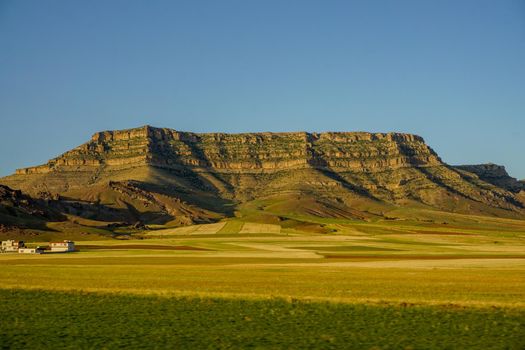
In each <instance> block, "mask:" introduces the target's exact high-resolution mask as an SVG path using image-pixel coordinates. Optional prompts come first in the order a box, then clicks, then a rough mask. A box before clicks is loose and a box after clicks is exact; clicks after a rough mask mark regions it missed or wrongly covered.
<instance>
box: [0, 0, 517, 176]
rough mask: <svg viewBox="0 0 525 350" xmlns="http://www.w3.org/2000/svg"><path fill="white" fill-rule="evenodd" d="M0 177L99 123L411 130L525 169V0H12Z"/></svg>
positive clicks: (200, 128)
mask: <svg viewBox="0 0 525 350" xmlns="http://www.w3.org/2000/svg"><path fill="white" fill-rule="evenodd" d="M0 122H1V123H0V128H1V132H0V135H1V136H0V175H7V174H10V173H12V172H13V171H14V170H15V168H17V167H24V166H30V165H36V164H40V163H43V162H45V161H46V160H47V159H49V158H52V157H55V156H57V155H59V154H60V153H62V152H64V151H66V150H68V149H70V148H73V147H75V146H77V145H79V144H81V143H84V142H85V141H87V140H88V139H89V137H90V136H91V134H92V133H94V132H96V131H100V130H108V129H125V128H130V127H137V126H141V125H144V124H150V125H153V126H158V127H169V128H174V129H177V130H185V131H197V132H208V131H223V132H247V131H254V132H255V131H328V130H331V131H357V130H359V131H381V132H388V131H399V132H410V133H416V134H419V135H421V136H423V137H424V138H425V140H426V141H427V142H428V143H429V144H430V146H431V147H433V148H434V149H435V150H436V151H437V152H438V153H439V154H440V155H441V157H442V158H443V160H444V161H446V162H447V163H449V164H476V163H484V162H493V163H498V164H502V165H505V166H506V167H507V170H508V171H509V172H510V174H511V175H513V176H515V177H518V178H525V1H524V0H514V1H512V0H508V1H507V0H490V1H485V0H435V1H431V0H412V1H404V0H395V1H394V0H392V1H380V0H361V1H351V0H342V1H336V0H317V1H309V0H237V1H230V0H220V1H219V0H210V1H204V0H187V1H177V0H171V1H146V0H144V1H131V0H124V1H113V0H99V1H97V0H90V1H75V0H63V1H53V0H45V1H42V0H35V1H27V0H13V1H9V0H0Z"/></svg>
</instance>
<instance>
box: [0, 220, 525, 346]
mask: <svg viewBox="0 0 525 350" xmlns="http://www.w3.org/2000/svg"><path fill="white" fill-rule="evenodd" d="M323 220H325V219H323ZM325 221H326V222H325V225H326V226H325V227H326V228H328V229H330V230H335V231H332V232H333V233H324V234H320V233H314V232H310V231H308V232H298V231H297V230H296V229H295V228H294V230H287V229H286V228H283V226H281V227H279V226H278V225H275V224H272V225H269V224H260V223H249V224H247V223H246V222H241V221H235V220H230V221H227V222H226V223H224V222H223V223H218V224H211V225H196V226H192V227H185V228H161V229H156V230H151V231H149V232H143V233H140V234H137V235H134V236H132V237H134V238H135V239H130V240H117V239H103V240H84V241H78V242H77V248H78V252H75V253H69V254H43V255H22V254H0V267H1V268H0V280H1V281H2V282H1V284H0V287H1V289H0V295H1V298H2V300H3V301H4V302H3V305H4V308H3V311H2V313H3V314H2V316H3V317H2V321H1V323H2V324H1V325H2V327H0V329H1V333H0V336H1V343H2V344H3V346H4V347H6V348H53V347H54V346H52V344H54V343H56V342H61V341H62V342H66V340H67V344H65V343H64V344H62V345H63V347H70V348H100V347H106V348H117V347H127V348H138V347H152V348H155V347H156V348H166V347H173V348H282V349H287V348H319V349H325V348H355V349H363V348H364V349H387V348H391V349H400V348H401V349H404V348H407V349H409V348H414V349H427V348H436V349H442V348H450V349H467V348H470V349H522V348H524V346H525V344H524V342H523V340H524V339H525V239H524V238H525V225H524V224H523V223H522V222H519V221H515V220H506V219H502V220H495V221H494V222H493V223H492V224H491V223H490V222H484V223H483V224H479V225H478V224H476V223H470V224H468V225H467V224H461V225H460V224H456V225H436V224H434V223H426V222H412V223H409V222H378V223H368V224H363V223H359V222H355V223H354V222H341V221H337V220H334V221H332V222H329V220H328V221H327V220H325ZM265 230H268V231H269V232H264V231H265ZM94 237H96V236H94ZM34 244H38V243H36V242H35V243H34ZM4 344H7V345H4ZM69 344H70V345H69ZM66 345H67V346H66ZM61 347H62V346H61Z"/></svg>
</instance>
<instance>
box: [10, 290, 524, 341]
mask: <svg viewBox="0 0 525 350" xmlns="http://www.w3.org/2000/svg"><path fill="white" fill-rule="evenodd" d="M0 297H1V298H2V300H6V301H7V300H9V301H10V302H8V303H5V305H4V307H3V311H2V330H1V331H0V332H1V333H0V334H1V340H2V347H3V348H25V349H37V348H57V347H59V348H69V349H93V348H95V349H101V348H164V349H166V348H170V349H208V348H213V349H237V348H252V349H256V348H270V349H306V348H309V349H312V348H316V349H379V348H381V349H450V348H460V349H498V348H507V349H523V347H524V346H525V338H523V336H522V335H523V318H524V317H525V313H524V312H523V311H516V310H505V309H491V310H486V309H464V308H446V307H422V306H415V307H406V306H371V305H353V304H350V305H346V304H343V305H341V304H333V303H306V302H301V301H292V302H290V301H284V300H266V301H253V300H239V299H235V300H225V299H212V298H205V299H199V298H162V297H140V296H132V295H108V294H86V293H59V292H46V291H11V290H3V291H0ZM387 344H388V345H387Z"/></svg>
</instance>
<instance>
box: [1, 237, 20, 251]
mask: <svg viewBox="0 0 525 350" xmlns="http://www.w3.org/2000/svg"><path fill="white" fill-rule="evenodd" d="M24 247H25V245H24V241H15V240H12V239H8V240H7V241H2V247H1V251H2V253H6V252H17V251H18V249H19V248H24Z"/></svg>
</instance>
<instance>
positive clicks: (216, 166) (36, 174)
mask: <svg viewBox="0 0 525 350" xmlns="http://www.w3.org/2000/svg"><path fill="white" fill-rule="evenodd" d="M482 169H483V168H481V170H480V168H479V166H478V167H469V166H461V167H451V166H449V165H447V164H445V163H444V162H442V161H441V159H440V158H439V157H438V155H437V154H436V153H435V152H434V151H433V150H432V149H431V148H430V147H429V146H427V145H426V144H425V142H424V140H423V139H422V138H421V137H419V136H416V135H411V134H401V133H366V132H325V133H307V132H289V133H243V134H225V133H207V134H199V133H191V132H182V131H176V130H172V129H165V128H154V127H150V126H144V127H141V128H135V129H129V130H120V131H104V132H98V133H96V134H94V135H93V136H92V138H91V140H89V141H88V142H86V143H84V144H82V145H81V146H79V147H77V148H75V149H73V150H70V151H67V152H65V153H64V154H62V155H60V156H58V157H56V158H54V159H51V160H50V161H49V162H47V163H46V164H44V165H39V166H34V167H29V168H24V169H19V170H17V171H16V173H15V174H13V175H11V176H7V177H5V178H2V179H0V183H2V184H5V185H8V186H10V187H11V188H14V189H21V190H23V191H24V192H26V193H28V194H30V195H32V196H36V197H38V196H43V195H44V196H49V195H52V196H60V198H62V200H61V203H62V204H61V205H62V208H63V209H64V208H66V207H68V206H67V205H66V204H64V203H70V204H71V203H76V204H75V205H76V206H77V207H78V206H80V207H79V208H77V209H76V210H73V209H67V210H71V211H72V212H74V214H75V215H80V216H82V215H84V214H83V212H84V213H89V215H88V216H89V219H92V220H101V221H142V222H146V223H155V222H156V223H173V224H189V223H194V222H208V221H215V220H217V219H219V218H221V217H227V216H233V215H236V216H253V217H254V218H255V219H257V217H264V218H265V219H264V220H282V219H283V218H285V217H289V216H300V215H314V216H322V217H332V218H353V219H370V218H381V217H382V218H385V217H387V218H397V217H405V216H410V214H409V211H407V210H404V209H403V208H411V209H414V208H415V209H417V210H439V211H448V212H457V213H465V214H476V215H495V216H503V217H513V218H524V217H525V209H524V207H525V203H524V201H523V195H520V194H519V191H520V190H521V189H520V188H519V187H518V185H516V184H519V182H517V181H516V182H512V181H507V180H504V178H505V176H507V177H508V174H507V175H505V174H506V172H505V171H504V169H503V171H501V169H499V168H494V169H493V168H491V167H488V168H487V169H486V170H482ZM71 205H72V204H71ZM71 205H70V206H71ZM82 206H86V208H84V209H85V210H84V209H82V208H83V207H82ZM89 206H91V208H87V207H89ZM93 208H95V209H93ZM64 210H66V209H64ZM84 216H86V215H84Z"/></svg>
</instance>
